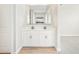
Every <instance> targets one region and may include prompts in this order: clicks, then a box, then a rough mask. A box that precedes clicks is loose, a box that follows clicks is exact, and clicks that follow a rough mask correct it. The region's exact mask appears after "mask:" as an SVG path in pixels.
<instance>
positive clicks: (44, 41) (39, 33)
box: [23, 30, 55, 47]
mask: <svg viewBox="0 0 79 59" xmlns="http://www.w3.org/2000/svg"><path fill="white" fill-rule="evenodd" d="M23 40H24V41H23V46H24V47H53V46H54V45H55V42H54V40H55V33H54V32H52V31H45V30H24V32H23Z"/></svg>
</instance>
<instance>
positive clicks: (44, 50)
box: [19, 48, 56, 54]
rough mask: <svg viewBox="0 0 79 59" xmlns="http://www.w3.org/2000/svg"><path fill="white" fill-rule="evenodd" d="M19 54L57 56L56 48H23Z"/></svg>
mask: <svg viewBox="0 0 79 59" xmlns="http://www.w3.org/2000/svg"><path fill="white" fill-rule="evenodd" d="M19 54H56V48H22V49H21V51H20V52H19Z"/></svg>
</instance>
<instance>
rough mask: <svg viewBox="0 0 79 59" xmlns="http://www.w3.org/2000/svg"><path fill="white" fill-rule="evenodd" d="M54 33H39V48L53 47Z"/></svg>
mask: <svg viewBox="0 0 79 59" xmlns="http://www.w3.org/2000/svg"><path fill="white" fill-rule="evenodd" d="M54 40H55V33H54V32H52V31H41V32H40V44H41V45H40V46H42V47H52V46H54V45H55V42H54Z"/></svg>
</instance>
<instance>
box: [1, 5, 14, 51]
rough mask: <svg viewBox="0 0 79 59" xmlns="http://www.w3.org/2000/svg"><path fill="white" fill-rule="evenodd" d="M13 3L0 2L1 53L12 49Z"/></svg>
mask: <svg viewBox="0 0 79 59" xmlns="http://www.w3.org/2000/svg"><path fill="white" fill-rule="evenodd" d="M12 18H13V15H12V5H8V4H7V5H6V4H3V5H1V4H0V53H1V52H2V53H3V52H5V53H6V52H10V51H11V40H12V34H13V33H12V31H13V30H12V26H13V23H12Z"/></svg>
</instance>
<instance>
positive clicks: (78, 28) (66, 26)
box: [58, 4, 79, 36]
mask: <svg viewBox="0 0 79 59" xmlns="http://www.w3.org/2000/svg"><path fill="white" fill-rule="evenodd" d="M59 8H60V9H59V18H58V19H59V20H60V24H59V25H60V30H61V33H60V34H61V36H66V35H67V36H68V35H70V36H72V35H73V36H74V35H75V36H76V35H77V36H79V5H75V4H74V5H68V4H67V5H61V6H60V7H59Z"/></svg>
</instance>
